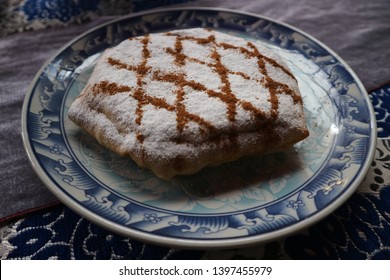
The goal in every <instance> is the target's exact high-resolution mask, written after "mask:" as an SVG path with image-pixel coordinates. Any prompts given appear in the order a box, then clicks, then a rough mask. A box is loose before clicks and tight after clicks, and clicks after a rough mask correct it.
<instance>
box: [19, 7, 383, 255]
mask: <svg viewBox="0 0 390 280" xmlns="http://www.w3.org/2000/svg"><path fill="white" fill-rule="evenodd" d="M192 27H208V28H213V29H217V30H219V31H222V32H227V33H230V34H233V35H236V36H241V37H245V38H246V39H248V40H259V41H263V42H264V43H265V44H266V45H267V46H268V47H269V48H270V49H274V51H276V52H277V53H278V54H279V55H280V56H281V57H283V58H284V59H285V61H286V63H287V64H288V65H289V66H290V68H291V70H292V71H293V72H294V75H295V76H296V77H297V79H298V82H299V86H300V89H301V92H302V94H303V101H304V107H305V113H306V117H307V125H308V127H309V130H310V137H309V138H308V139H306V140H304V141H302V142H300V143H298V144H297V145H295V147H294V149H293V150H292V151H290V152H284V153H275V154H272V155H267V156H263V157H257V158H251V159H242V160H239V161H236V162H234V163H230V164H226V165H223V166H220V167H218V168H206V169H205V170H203V171H202V172H200V173H198V174H196V175H193V176H187V177H184V176H183V177H177V178H174V179H173V180H171V181H170V182H165V181H162V180H160V179H158V178H157V177H155V176H154V175H153V174H152V173H151V172H150V171H148V170H143V169H140V168H139V167H137V166H136V164H135V163H134V162H133V161H131V160H130V159H128V158H121V157H119V156H117V155H115V154H114V153H112V152H110V151H108V150H107V149H105V148H103V147H101V146H100V145H99V144H98V143H97V142H96V141H95V140H94V139H93V138H91V137H90V136H89V135H87V134H86V133H85V132H84V131H82V130H81V129H80V128H78V127H77V126H75V125H74V124H73V123H72V122H71V121H69V119H68V117H67V111H68V108H69V106H70V104H71V103H72V101H73V100H74V99H75V98H76V97H77V96H78V95H79V93H80V91H81V89H82V88H83V86H84V85H85V83H86V82H87V80H88V77H89V75H90V74H91V71H92V69H93V67H94V65H95V63H96V61H97V59H98V57H99V55H100V54H101V53H102V51H103V50H104V49H106V48H109V47H111V46H114V45H116V44H118V43H119V42H121V41H122V40H124V39H126V38H128V37H130V36H138V35H143V34H145V33H151V32H162V31H167V30H173V29H180V28H192ZM22 121H23V140H24V143H25V147H26V150H27V153H28V156H29V158H30V160H31V162H32V164H33V166H34V169H35V171H36V172H37V174H38V175H39V177H40V178H41V179H42V181H43V182H44V183H45V184H46V185H47V187H48V188H49V189H50V190H51V191H52V192H53V193H54V194H55V195H56V196H57V197H58V198H59V199H60V200H62V201H63V202H64V203H65V204H66V205H68V206H69V207H71V208H72V209H73V210H75V211H76V212H78V213H79V214H80V215H82V216H84V217H86V218H88V219H90V220H91V221H93V222H95V223H97V224H99V225H101V226H104V227H106V228H108V229H110V230H112V231H115V232H117V233H119V234H123V235H127V236H130V237H133V238H137V239H140V240H143V241H146V242H151V243H157V244H162V245H168V246H179V247H189V248H227V247H238V246H245V245H249V244H253V243H255V242H266V241H270V240H272V239H275V238H279V237H283V236H285V235H287V234H291V233H293V232H295V231H297V230H301V229H303V228H305V227H307V226H309V225H311V224H313V223H315V222H317V221H319V220H320V219H322V218H324V217H325V216H326V215H328V214H329V213H331V212H332V211H334V210H335V209H336V208H337V207H338V206H340V205H341V204H342V203H343V202H345V201H346V199H347V198H348V197H349V196H350V195H351V194H352V193H353V192H354V191H355V190H356V188H357V187H358V185H359V183H360V182H361V181H362V179H363V178H364V176H365V173H366V171H367V169H368V167H369V165H370V163H371V160H372V157H373V154H374V150H375V142H376V126H375V117H374V114H373V109H372V107H371V103H370V100H369V98H368V96H367V93H366V91H365V89H364V87H363V86H362V84H361V83H360V81H359V79H358V78H357V77H356V75H355V74H354V73H353V71H352V70H351V69H350V68H349V67H348V66H347V65H346V64H345V62H343V61H342V60H341V59H340V58H339V57H338V56H337V55H336V54H335V53H334V52H333V51H331V50H330V49H329V48H327V47H326V46H324V45H323V44H322V43H320V42H318V41H317V40H316V39H314V38H312V37H311V36H309V35H307V34H305V33H303V32H302V31H300V30H297V29H296V28H293V27H291V26H288V25H286V24H283V23H280V22H275V21H273V20H271V19H268V18H264V17H261V16H258V15H253V14H248V13H240V12H236V11H230V10H221V9H209V8H188V9H182V8H180V9H169V10H158V11H152V12H148V13H140V14H134V15H131V16H128V17H125V18H120V19H118V20H115V21H112V22H109V23H106V24H104V25H102V26H99V27H97V28H95V29H93V30H90V31H89V32H87V33H85V34H83V35H81V36H80V37H78V38H76V39H75V40H73V41H72V42H70V43H68V44H67V45H66V46H65V47H64V48H62V49H61V50H60V51H59V52H58V53H57V54H56V55H55V56H54V57H53V58H51V59H50V60H49V61H48V62H47V63H46V64H45V65H44V66H43V68H42V70H41V71H40V72H39V73H38V74H37V76H36V78H35V79H34V81H33V82H32V84H31V87H30V90H29V92H28V94H27V96H26V99H25V102H24V107H23V116H22Z"/></svg>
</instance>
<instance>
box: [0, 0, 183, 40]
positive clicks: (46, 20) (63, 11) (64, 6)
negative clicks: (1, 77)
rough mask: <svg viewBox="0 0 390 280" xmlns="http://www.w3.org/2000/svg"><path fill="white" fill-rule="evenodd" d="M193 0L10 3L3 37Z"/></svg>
mask: <svg viewBox="0 0 390 280" xmlns="http://www.w3.org/2000/svg"><path fill="white" fill-rule="evenodd" d="M189 1H191V0H160V1H143V0H132V1H126V0H120V1H111V0H93V1H87V0H81V1H80V0H7V1H1V2H0V37H1V36H5V35H9V34H12V33H16V32H22V31H29V30H37V29H42V28H47V27H56V26H67V25H69V24H75V23H83V22H86V21H89V20H92V19H94V18H97V17H98V16H109V15H125V14H128V13H131V12H138V11H142V10H146V9H151V8H155V7H160V6H165V5H170V4H179V3H184V2H189Z"/></svg>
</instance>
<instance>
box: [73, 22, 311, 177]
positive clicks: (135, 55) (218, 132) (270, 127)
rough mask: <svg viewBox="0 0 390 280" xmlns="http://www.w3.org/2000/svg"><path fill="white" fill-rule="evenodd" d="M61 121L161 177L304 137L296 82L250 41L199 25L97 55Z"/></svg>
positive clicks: (272, 148)
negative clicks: (64, 117) (80, 90)
mask: <svg viewBox="0 0 390 280" xmlns="http://www.w3.org/2000/svg"><path fill="white" fill-rule="evenodd" d="M68 116H69V118H70V119H71V120H72V121H74V122H75V123H76V124H77V125H79V126H80V127H82V128H84V129H85V130H86V131H87V132H88V133H90V134H91V135H92V136H94V137H95V138H96V139H97V141H98V142H99V143H100V144H102V145H103V146H105V147H107V148H109V149H111V150H113V151H114V152H116V153H118V154H119V155H121V156H126V157H131V158H132V159H133V160H134V161H135V162H136V163H137V164H138V165H139V166H141V167H145V168H149V169H151V170H152V171H153V172H154V173H155V174H156V175H157V176H159V177H161V178H163V179H170V178H172V177H173V176H175V175H183V174H193V173H196V172H197V171H199V170H200V169H202V168H204V167H205V166H215V165H219V164H222V163H225V162H230V161H234V160H236V159H238V158H241V157H243V156H250V155H256V154H263V153H268V152H273V151H278V150H281V149H284V148H287V147H290V146H292V145H293V144H295V143H296V142H298V141H301V140H302V139H304V138H306V137H307V136H308V130H307V128H306V124H305V117H304V113H303V106H302V98H301V95H300V92H299V88H298V83H297V81H296V79H295V78H294V76H293V75H292V73H291V71H290V70H289V69H288V67H287V66H285V65H284V63H283V62H282V61H281V60H280V58H278V57H277V56H276V55H275V54H273V53H272V52H271V51H270V50H268V49H267V48H266V47H265V46H263V45H262V44H260V43H258V42H249V41H246V40H244V39H242V38H239V37H235V36H231V35H227V34H224V33H220V32H217V31H212V30H206V29H202V28H196V29H186V30H178V31H173V32H167V33H157V34H148V35H145V36H141V37H136V38H131V39H129V40H125V41H124V42H122V43H121V44H119V45H118V46H116V47H114V48H112V49H109V50H106V51H105V52H104V54H103V55H102V57H101V58H100V60H99V62H98V63H97V65H96V67H95V69H94V72H93V73H92V76H91V78H90V80H89V81H88V83H87V85H86V86H85V88H84V90H83V91H82V93H81V94H80V96H79V97H78V98H77V99H76V100H75V101H74V103H73V104H72V106H71V108H70V109H69V113H68Z"/></svg>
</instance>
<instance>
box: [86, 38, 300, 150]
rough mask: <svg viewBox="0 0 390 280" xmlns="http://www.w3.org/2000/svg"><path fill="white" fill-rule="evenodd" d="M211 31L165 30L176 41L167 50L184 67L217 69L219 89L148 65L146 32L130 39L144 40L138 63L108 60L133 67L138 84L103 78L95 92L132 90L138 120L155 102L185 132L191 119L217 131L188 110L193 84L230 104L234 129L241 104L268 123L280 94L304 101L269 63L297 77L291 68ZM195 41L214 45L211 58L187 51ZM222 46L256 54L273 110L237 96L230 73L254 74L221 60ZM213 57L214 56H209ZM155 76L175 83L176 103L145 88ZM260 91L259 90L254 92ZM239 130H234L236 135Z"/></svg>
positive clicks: (203, 128)
mask: <svg viewBox="0 0 390 280" xmlns="http://www.w3.org/2000/svg"><path fill="white" fill-rule="evenodd" d="M209 32H210V35H209V36H208V37H207V38H199V37H195V36H183V35H178V34H175V33H169V32H168V33H165V35H166V36H174V37H175V44H174V46H173V47H172V48H166V49H165V51H166V53H167V55H171V56H173V58H174V63H175V64H176V65H177V66H179V67H183V66H184V65H185V64H186V62H193V63H199V64H202V65H206V66H208V67H209V68H210V69H212V70H213V72H214V73H216V74H217V75H218V76H219V78H220V80H221V82H222V86H221V88H220V90H219V91H216V90H212V89H210V88H208V87H207V85H204V84H202V83H199V82H197V81H194V80H191V79H188V78H187V77H186V75H185V74H183V73H178V72H172V73H162V72H161V71H160V70H156V69H153V68H152V67H151V66H149V65H148V60H149V59H150V57H151V53H150V50H149V49H148V45H149V42H150V35H145V36H143V37H138V38H130V39H129V40H140V42H141V44H142V59H141V62H140V63H139V64H138V65H130V64H127V63H125V62H123V61H120V60H118V59H115V58H112V57H109V58H108V60H107V62H108V63H109V64H110V65H111V66H112V67H115V68H117V69H126V70H128V71H133V72H135V73H136V77H137V81H136V85H137V86H136V88H130V87H128V86H121V85H117V84H115V83H110V82H107V81H102V82H100V83H98V84H96V85H95V86H94V88H93V91H94V93H95V94H96V93H97V92H99V93H105V94H116V93H119V92H127V91H129V92H132V93H131V94H132V97H133V98H134V99H135V100H136V101H137V109H136V120H135V122H136V124H137V125H141V123H142V118H143V112H144V106H145V105H148V104H151V105H153V106H155V107H156V108H158V109H165V110H168V111H171V112H174V113H175V114H176V122H177V130H178V131H179V133H180V134H181V133H182V132H183V129H184V128H185V126H186V125H187V124H188V122H189V121H192V122H195V123H197V124H198V125H199V127H200V131H201V132H208V133H211V134H213V131H215V129H216V128H215V127H214V125H213V124H212V123H210V122H208V121H207V120H205V119H204V118H202V117H201V116H199V115H197V114H193V113H191V112H189V111H187V110H186V107H185V105H184V99H185V91H184V88H185V87H191V88H193V89H194V90H196V91H202V92H205V93H206V94H207V95H208V96H209V97H210V98H217V99H218V100H220V101H221V102H223V103H224V104H225V105H226V109H227V110H226V112H227V119H228V120H229V122H230V125H231V127H232V128H233V129H232V131H233V132H234V131H235V129H234V127H235V120H236V114H237V106H239V105H240V106H241V107H242V108H243V109H244V110H246V111H249V112H250V113H251V114H253V115H254V119H255V120H257V121H259V122H260V124H261V123H264V122H266V121H268V120H270V119H275V118H276V117H277V115H278V104H279V102H278V95H280V94H287V95H290V96H291V97H292V99H293V101H294V103H302V100H301V97H300V96H299V95H297V94H296V93H295V92H294V91H293V90H291V89H290V88H289V87H288V86H287V85H286V84H284V83H281V82H278V81H275V80H274V79H272V78H271V77H270V75H269V74H268V71H267V68H266V64H267V63H268V64H270V65H272V66H273V67H275V68H279V69H280V70H282V71H283V72H284V73H286V74H287V75H288V76H290V77H291V78H293V79H295V78H294V77H293V75H292V74H291V73H290V71H289V70H288V69H286V68H285V67H284V66H282V65H280V64H278V63H277V62H276V61H275V60H274V59H272V58H269V57H266V56H264V55H262V54H261V53H260V52H259V50H258V49H257V48H256V46H255V45H254V44H253V43H251V42H247V47H242V46H234V45H232V44H228V43H223V42H217V40H216V38H215V36H214V35H213V33H212V31H209ZM184 41H191V42H193V43H196V44H199V45H202V46H207V47H209V48H210V49H211V57H210V58H211V62H206V61H204V60H200V59H198V58H194V57H191V56H189V55H187V54H185V53H184V52H183V42H184ZM220 48H223V49H232V50H235V51H238V52H240V53H241V54H243V55H245V57H247V58H254V59H256V61H257V65H258V70H259V72H260V73H261V74H262V78H261V79H260V80H258V82H259V83H261V84H262V85H263V86H264V87H265V88H266V89H268V91H269V93H270V94H269V100H268V102H270V104H271V110H270V113H265V112H263V111H262V110H261V109H259V108H257V107H255V106H254V105H253V104H252V103H251V102H249V101H246V100H242V99H239V98H237V96H236V95H235V94H234V93H233V91H232V88H231V84H230V81H229V75H230V74H234V75H239V76H241V77H242V78H243V79H245V80H249V79H254V78H253V77H249V75H247V74H246V73H243V72H240V71H232V70H230V69H228V68H227V67H226V66H225V65H223V63H222V62H221V54H220V53H219V52H218V50H219V49H220ZM209 60H210V59H209ZM147 74H148V75H149V76H151V77H152V79H153V80H155V81H164V82H170V83H173V84H174V85H175V86H176V92H175V95H176V99H175V103H174V104H173V105H172V104H169V103H168V102H167V101H166V100H164V99H163V98H159V97H155V96H150V95H148V94H147V92H145V89H144V78H145V76H146V75H147ZM253 94H256V93H253ZM234 134H236V133H232V135H234ZM137 138H138V140H139V141H140V142H141V143H142V142H143V140H144V136H143V135H141V134H140V133H138V134H137Z"/></svg>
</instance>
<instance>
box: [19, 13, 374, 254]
mask: <svg viewBox="0 0 390 280" xmlns="http://www.w3.org/2000/svg"><path fill="white" fill-rule="evenodd" d="M178 11H206V12H207V11H214V12H226V13H231V14H237V15H242V16H249V17H253V18H257V19H264V20H266V21H268V22H271V23H274V24H277V25H280V26H283V27H285V28H287V29H289V30H292V31H294V32H297V33H298V34H301V35H303V36H305V37H306V38H307V39H309V40H310V41H312V42H314V43H315V44H317V45H318V46H320V47H321V48H323V49H324V50H325V51H326V52H328V53H329V54H331V55H332V56H333V57H335V58H336V59H337V60H338V61H339V62H340V63H341V64H342V66H343V67H344V68H345V69H346V71H348V73H349V74H350V75H351V76H352V78H353V80H354V82H355V83H356V85H357V86H358V88H359V89H360V90H361V91H362V95H363V96H364V100H365V102H366V104H367V110H368V112H369V116H370V123H369V127H370V130H369V138H370V145H369V146H368V147H367V150H368V151H367V153H366V157H365V160H364V164H363V165H362V167H361V168H360V170H361V172H360V173H359V174H357V176H356V177H355V180H354V181H353V182H351V183H350V185H349V186H348V188H347V189H346V190H344V191H343V192H342V194H340V195H339V196H338V197H337V199H335V200H333V201H332V202H331V203H329V204H328V205H327V206H326V207H325V208H322V209H320V210H319V211H318V212H315V213H314V214H311V215H309V216H308V217H307V218H304V219H301V220H299V221H297V222H296V223H294V224H292V225H288V226H286V227H283V228H280V229H277V230H274V231H271V232H266V233H261V234H255V235H250V236H242V237H229V238H222V239H193V238H177V237H167V236H163V235H158V234H155V233H150V232H145V231H142V230H140V229H133V228H130V227H125V226H123V225H120V224H118V223H115V222H113V221H111V220H108V219H106V218H102V217H101V216H100V215H98V214H96V213H94V212H92V211H90V210H89V209H86V208H84V207H83V206H82V205H80V204H79V203H77V202H76V201H75V199H74V198H72V197H69V196H68V195H67V194H66V193H65V191H63V190H61V189H59V188H58V187H56V183H55V182H53V181H52V180H51V179H50V178H49V176H48V175H47V174H46V172H45V170H44V168H43V167H42V166H41V164H40V163H39V161H38V159H37V158H36V157H35V154H34V151H33V148H32V144H31V143H30V138H29V132H28V128H27V126H28V124H27V123H28V108H29V105H30V100H31V97H32V96H33V93H34V88H35V86H36V84H37V83H38V81H39V80H40V78H41V75H42V73H43V72H44V70H45V69H46V68H47V67H48V66H49V64H50V63H51V62H52V61H53V60H54V59H55V58H56V57H57V56H59V55H60V54H61V53H62V52H63V51H64V50H66V49H67V48H68V47H69V46H71V45H72V44H74V43H76V42H77V41H79V40H80V39H82V38H83V37H85V36H87V35H88V34H90V33H92V32H94V31H96V30H99V29H101V28H104V27H106V26H109V25H112V24H115V23H116V22H120V21H122V20H128V19H131V18H136V17H141V16H145V15H149V14H155V13H163V12H165V13H167V12H168V13H169V12H178ZM21 118H22V140H23V143H24V148H25V150H26V153H27V156H28V159H29V161H30V163H31V164H32V167H33V169H34V171H35V172H36V174H37V175H38V177H39V178H40V179H41V181H42V182H43V183H44V184H45V186H46V187H47V188H48V189H49V190H50V191H51V192H52V193H53V194H54V195H55V196H56V197H57V198H59V199H60V201H62V202H63V203H64V204H65V205H67V206H68V207H69V208H71V209H72V210H74V211H75V212H77V213H78V214H80V215H81V216H83V217H85V218H86V219H88V220H90V221H92V222H93V223H96V224H98V225H99V226H102V227H105V228H107V229H109V230H111V231H113V232H115V233H118V234H121V235H125V236H129V237H131V238H135V239H138V240H141V241H144V242H147V243H152V244H158V245H165V246H171V247H179V248H192V249H210V248H213V249H225V248H233V247H243V246H248V245H252V244H254V243H262V242H269V241H272V240H275V239H278V238H281V237H285V236H287V235H291V234H293V233H295V232H298V231H300V230H302V229H304V228H307V227H309V226H311V225H312V224H314V223H316V222H318V221H319V220H321V219H323V218H325V217H326V216H328V215H329V214H330V213H332V212H333V211H335V210H336V209H337V208H338V207H340V206H341V205H342V204H343V203H344V202H345V201H346V200H347V199H348V198H349V197H350V196H351V195H352V194H353V193H354V192H355V190H356V189H357V187H358V186H359V185H360V183H361V182H362V181H363V179H364V177H365V175H366V173H367V171H368V169H369V167H370V165H371V161H372V159H373V157H374V154H375V150H376V141H377V136H376V121H375V114H374V110H373V106H372V104H371V102H370V100H369V97H368V94H367V92H366V90H365V88H364V86H363V84H362V83H361V81H360V79H359V78H358V77H357V75H356V74H355V73H354V71H353V70H352V69H351V68H350V66H349V65H348V64H347V63H346V62H345V61H344V60H343V59H342V58H341V57H339V56H338V55H337V54H336V53H335V52H334V51H333V50H332V49H330V48H329V47H327V46H326V45H325V44H323V43H322V42H320V41H319V40H317V39H316V38H314V37H313V36H311V35H309V34H307V33H306V32H304V31H302V30H300V29H298V28H296V27H293V26H291V25H289V24H286V23H283V22H281V21H278V20H274V19H271V18H269V17H266V16H263V15H259V14H254V13H249V12H244V11H236V10H232V9H225V8H216V7H214V8H206V7H179V8H164V9H154V10H149V11H144V12H139V13H134V14H130V15H126V16H123V17H119V18H116V19H113V20H110V21H108V22H105V23H103V24H100V25H98V26H96V27H94V28H91V29H89V30H87V31H86V32H83V33H82V34H81V35H79V36H76V37H75V38H74V39H72V40H71V41H69V42H68V43H66V44H64V46H63V47H61V48H60V49H59V50H58V51H56V52H55V53H54V54H53V55H52V56H51V57H50V58H49V59H48V60H47V61H46V62H45V63H44V64H43V66H42V67H41V68H40V70H39V71H38V72H37V74H36V75H35V77H34V78H33V80H32V82H31V83H30V85H29V87H28V89H27V94H26V96H25V99H24V103H23V108H22V115H21Z"/></svg>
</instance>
